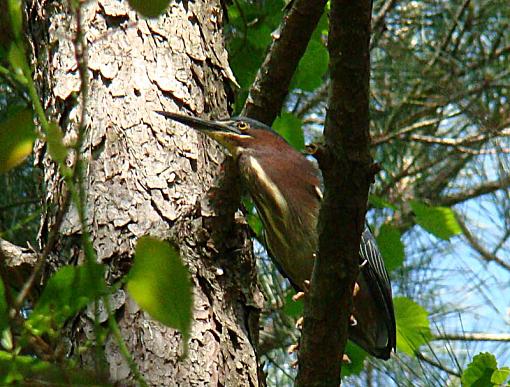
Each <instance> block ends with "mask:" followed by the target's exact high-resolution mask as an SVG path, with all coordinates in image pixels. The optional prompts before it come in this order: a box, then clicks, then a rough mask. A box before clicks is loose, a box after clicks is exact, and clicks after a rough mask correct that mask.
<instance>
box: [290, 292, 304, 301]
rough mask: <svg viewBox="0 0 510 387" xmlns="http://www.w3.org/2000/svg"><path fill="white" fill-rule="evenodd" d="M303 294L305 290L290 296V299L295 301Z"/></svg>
mask: <svg viewBox="0 0 510 387" xmlns="http://www.w3.org/2000/svg"><path fill="white" fill-rule="evenodd" d="M304 296H305V292H297V293H296V294H294V295H293V296H292V301H294V302H296V301H299V300H301V299H302V298H303V297H304Z"/></svg>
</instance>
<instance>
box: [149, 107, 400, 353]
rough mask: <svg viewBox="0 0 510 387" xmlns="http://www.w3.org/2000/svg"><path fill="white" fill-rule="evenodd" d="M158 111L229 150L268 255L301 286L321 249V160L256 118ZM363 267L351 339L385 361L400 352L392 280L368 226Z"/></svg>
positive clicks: (362, 244) (363, 238)
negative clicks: (215, 117) (213, 117)
mask: <svg viewBox="0 0 510 387" xmlns="http://www.w3.org/2000/svg"><path fill="white" fill-rule="evenodd" d="M156 113H158V114H160V115H162V116H164V117H166V118H169V119H172V120H174V121H177V122H180V123H181V124H184V125H186V126H189V127H191V128H193V129H195V130H197V131H199V132H202V133H205V134H206V135H208V136H209V137H211V138H213V139H214V140H215V141H217V142H218V143H219V144H220V145H222V146H223V147H224V148H225V149H226V150H227V151H228V153H230V155H231V156H232V157H233V158H234V160H235V162H236V165H237V168H238V170H239V174H240V176H241V180H242V182H243V184H244V186H245V188H246V189H247V191H248V193H249V195H250V196H251V198H252V199H253V202H254V204H255V207H256V209H257V212H258V214H259V216H260V219H261V221H262V224H263V229H264V236H265V238H264V239H265V244H266V248H267V250H268V254H269V256H270V257H271V258H272V259H273V261H274V262H275V264H276V266H277V267H278V269H279V270H280V272H281V273H282V274H283V276H284V277H286V278H288V279H289V281H290V282H291V284H292V285H293V286H294V288H295V289H296V290H298V291H299V290H304V289H305V288H306V284H307V283H309V282H308V281H309V280H310V278H311V274H312V270H313V264H314V257H315V256H316V252H317V249H318V233H317V222H318V217H319V210H320V204H321V200H322V189H321V174H320V170H319V168H318V166H317V164H316V163H314V162H312V161H311V160H309V159H308V158H307V157H306V156H305V155H303V154H302V153H300V152H299V151H297V150H296V149H294V148H293V147H292V146H291V145H290V144H289V143H288V142H287V141H286V140H285V139H284V138H283V137H282V136H280V135H279V134H278V133H277V132H276V131H274V130H273V129H272V128H271V127H269V126H267V125H265V124H263V123H261V122H259V121H257V120H254V119H251V118H247V117H233V118H228V119H223V120H207V119H201V118H196V117H192V116H187V115H183V114H180V113H174V112H167V111H156ZM359 264H360V273H359V277H358V278H357V281H356V285H355V290H354V293H353V312H352V316H351V324H350V327H349V339H350V340H351V341H353V342H354V343H356V344H358V345H359V346H360V347H361V348H363V349H364V350H365V351H366V352H368V353H369V354H371V355H372V356H375V357H377V358H380V359H383V360H387V359H389V358H390V355H391V353H392V352H393V351H394V350H395V349H396V323H395V313H394V308H393V299H392V291H391V283H390V279H389V276H388V272H387V270H386V268H385V266H384V261H383V258H382V256H381V253H380V251H379V248H378V246H377V243H376V240H375V238H374V236H373V235H372V233H371V231H370V229H369V227H368V226H366V227H365V229H364V231H363V233H362V235H361V242H360V249H359Z"/></svg>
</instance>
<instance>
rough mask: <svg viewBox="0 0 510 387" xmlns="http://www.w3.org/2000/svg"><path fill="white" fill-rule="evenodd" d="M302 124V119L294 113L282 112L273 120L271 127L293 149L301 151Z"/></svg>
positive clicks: (303, 144)
mask: <svg viewBox="0 0 510 387" xmlns="http://www.w3.org/2000/svg"><path fill="white" fill-rule="evenodd" d="M302 126H303V121H301V120H300V119H299V118H297V117H296V116H295V115H294V114H291V113H287V112H284V113H282V114H281V115H280V116H279V117H278V118H277V119H276V121H275V122H274V124H273V129H274V130H276V131H277V132H278V133H279V134H280V135H281V136H282V137H283V138H285V139H286V140H287V141H288V142H289V144H290V145H292V146H293V147H294V148H295V149H297V150H299V151H301V150H303V148H304V147H305V136H304V134H303V128H302Z"/></svg>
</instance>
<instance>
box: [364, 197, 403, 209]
mask: <svg viewBox="0 0 510 387" xmlns="http://www.w3.org/2000/svg"><path fill="white" fill-rule="evenodd" d="M368 202H369V203H370V204H371V205H373V206H374V207H375V208H381V209H382V208H391V209H392V210H394V211H396V210H397V207H396V206H395V205H394V204H391V203H390V202H388V201H387V200H384V199H383V198H381V197H379V196H376V195H368Z"/></svg>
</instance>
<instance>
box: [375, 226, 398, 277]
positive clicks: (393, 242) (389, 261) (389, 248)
mask: <svg viewBox="0 0 510 387" xmlns="http://www.w3.org/2000/svg"><path fill="white" fill-rule="evenodd" d="M400 238H401V235H400V231H399V230H398V229H397V228H395V227H393V226H392V225H389V224H383V225H382V226H381V228H380V229H379V234H377V245H378V246H379V249H380V250H381V254H382V256H383V258H384V263H385V264H386V269H388V271H392V270H394V269H396V268H397V267H400V266H402V263H403V262H404V244H403V243H402V241H401V240H400Z"/></svg>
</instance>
